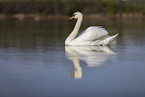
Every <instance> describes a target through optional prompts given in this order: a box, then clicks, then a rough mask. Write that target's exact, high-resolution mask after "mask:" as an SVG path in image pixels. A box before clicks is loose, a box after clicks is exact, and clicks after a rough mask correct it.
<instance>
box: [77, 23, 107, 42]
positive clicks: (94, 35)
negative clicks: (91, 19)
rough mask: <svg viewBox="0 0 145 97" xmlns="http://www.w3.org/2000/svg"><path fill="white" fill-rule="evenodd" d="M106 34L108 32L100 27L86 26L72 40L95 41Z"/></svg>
mask: <svg viewBox="0 0 145 97" xmlns="http://www.w3.org/2000/svg"><path fill="white" fill-rule="evenodd" d="M106 35H108V32H107V31H106V30H105V29H104V28H101V27H95V26H92V27H88V28H87V29H85V30H84V31H83V32H81V33H80V34H79V35H78V36H77V37H76V38H75V39H74V41H77V42H78V41H81V42H85V41H95V40H98V39H100V38H102V37H104V36H106Z"/></svg>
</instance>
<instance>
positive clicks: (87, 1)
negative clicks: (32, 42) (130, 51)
mask: <svg viewBox="0 0 145 97" xmlns="http://www.w3.org/2000/svg"><path fill="white" fill-rule="evenodd" d="M75 11H81V12H82V13H85V14H87V15H91V16H92V14H93V15H96V14H103V15H105V16H106V15H107V16H130V17H145V1H144V0H142V1H135V0H0V18H6V17H15V18H19V19H23V18H34V19H36V20H39V18H46V17H47V18H49V17H53V16H54V15H55V16H63V17H65V16H69V15H71V14H72V13H73V12H75Z"/></svg>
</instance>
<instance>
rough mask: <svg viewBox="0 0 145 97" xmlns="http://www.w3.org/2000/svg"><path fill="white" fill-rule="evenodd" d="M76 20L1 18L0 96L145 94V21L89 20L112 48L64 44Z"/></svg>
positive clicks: (115, 96) (142, 96)
mask: <svg viewBox="0 0 145 97" xmlns="http://www.w3.org/2000/svg"><path fill="white" fill-rule="evenodd" d="M74 23H75V22H69V21H67V20H48V21H39V22H36V21H27V20H26V21H18V20H5V21H0V97H145V22H140V21H132V20H131V21H126V22H119V21H114V20H110V21H97V20H92V21H91V20H90V21H84V23H83V26H82V29H81V30H83V29H85V28H86V27H87V26H89V25H96V24H98V25H102V26H103V27H105V28H106V29H107V30H108V31H109V33H110V34H111V35H112V34H115V33H117V32H119V33H120V34H119V36H118V37H117V39H116V40H115V41H113V42H112V44H111V45H110V46H103V47H98V46H64V40H65V38H66V37H67V36H68V35H69V33H70V32H71V30H72V28H73V26H74Z"/></svg>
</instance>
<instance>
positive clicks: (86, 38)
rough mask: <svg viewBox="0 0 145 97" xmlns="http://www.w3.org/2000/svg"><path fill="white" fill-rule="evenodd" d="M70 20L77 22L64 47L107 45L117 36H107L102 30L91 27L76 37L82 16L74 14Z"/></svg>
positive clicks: (77, 13) (78, 13)
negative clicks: (73, 19)
mask: <svg viewBox="0 0 145 97" xmlns="http://www.w3.org/2000/svg"><path fill="white" fill-rule="evenodd" d="M72 18H75V19H78V20H77V23H76V25H75V27H74V29H73V31H72V33H71V34H70V35H69V36H68V37H67V39H66V40H65V45H108V44H109V43H110V42H111V41H112V40H113V39H114V38H115V37H116V36H117V35H118V33H117V34H116V35H114V36H109V35H108V32H107V31H106V30H105V29H104V28H101V27H96V26H91V27H88V28H87V29H85V30H84V31H83V32H81V33H80V34H79V35H78V36H77V34H78V31H79V28H80V26H81V23H82V20H83V15H82V14H81V13H80V12H75V13H74V15H73V17H71V18H70V19H72Z"/></svg>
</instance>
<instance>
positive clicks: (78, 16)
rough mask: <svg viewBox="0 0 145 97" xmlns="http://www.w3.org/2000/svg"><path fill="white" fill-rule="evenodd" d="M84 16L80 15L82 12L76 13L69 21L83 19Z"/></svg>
mask: <svg viewBox="0 0 145 97" xmlns="http://www.w3.org/2000/svg"><path fill="white" fill-rule="evenodd" d="M82 16H83V15H82V13H80V12H75V13H74V14H73V15H72V17H71V18H69V20H71V19H78V18H81V17H82Z"/></svg>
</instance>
